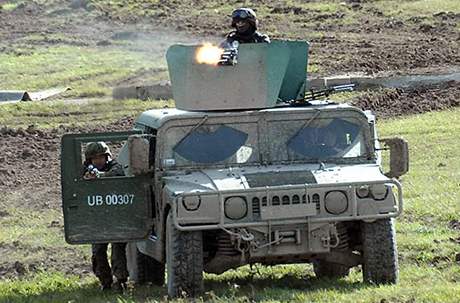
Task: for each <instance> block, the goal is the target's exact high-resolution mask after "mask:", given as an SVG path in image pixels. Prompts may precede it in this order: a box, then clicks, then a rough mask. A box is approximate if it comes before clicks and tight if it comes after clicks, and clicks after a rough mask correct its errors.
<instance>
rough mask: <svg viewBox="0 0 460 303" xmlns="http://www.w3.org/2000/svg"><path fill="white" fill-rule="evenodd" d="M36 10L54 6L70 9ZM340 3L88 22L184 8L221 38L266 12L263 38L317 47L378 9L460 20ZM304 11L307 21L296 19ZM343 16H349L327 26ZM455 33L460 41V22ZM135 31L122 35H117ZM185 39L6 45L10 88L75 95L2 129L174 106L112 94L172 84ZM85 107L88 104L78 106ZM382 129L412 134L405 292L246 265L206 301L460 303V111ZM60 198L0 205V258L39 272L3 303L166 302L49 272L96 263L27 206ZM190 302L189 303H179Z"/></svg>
mask: <svg viewBox="0 0 460 303" xmlns="http://www.w3.org/2000/svg"><path fill="white" fill-rule="evenodd" d="M24 2H26V1H20V0H14V1H0V7H1V9H2V12H1V13H0V18H2V14H3V13H6V12H10V11H14V10H15V9H16V8H18V7H19V6H20V5H21V3H24ZM34 2H36V3H39V4H43V5H45V4H46V5H50V4H52V3H56V2H60V1H58V0H52V1H45V0H35V1H34ZM341 2H343V1H341V0H328V1H300V0H285V1H280V2H279V5H278V4H276V3H275V4H274V3H272V2H270V1H236V0H234V1H233V0H232V1H224V0H213V1H194V2H193V3H194V4H192V2H191V1H170V2H168V1H158V0H150V1H147V0H144V1H134V0H130V1H121V0H115V1H114V0H100V1H89V6H90V8H91V7H92V8H91V9H89V10H88V12H86V11H85V14H86V13H87V14H90V15H95V16H98V14H99V15H103V14H104V12H109V13H110V15H111V16H113V17H114V19H116V18H121V19H123V18H129V16H140V17H142V18H146V19H147V20H156V19H155V18H159V16H163V14H166V16H167V17H168V18H170V17H171V16H172V15H173V14H174V12H176V11H180V12H181V16H177V19H178V21H177V22H178V23H180V24H181V26H182V27H183V29H184V30H185V31H186V30H187V22H191V21H190V20H196V18H199V17H200V16H203V15H205V16H207V17H209V18H214V20H213V22H211V21H209V24H210V25H214V24H217V23H218V24H222V25H221V26H220V27H219V26H217V27H216V28H213V29H212V30H213V31H214V32H215V33H223V32H225V31H227V30H228V26H227V25H228V24H227V23H226V22H227V21H228V16H227V15H229V14H230V12H231V11H232V9H233V8H234V7H235V6H240V5H241V6H243V5H245V6H258V11H257V12H258V14H259V16H260V17H261V19H262V20H265V23H263V25H264V31H266V32H267V33H269V34H270V35H271V36H274V37H281V36H282V37H288V38H293V37H297V35H298V32H297V30H299V31H300V30H302V31H303V32H302V33H304V32H305V33H307V34H308V37H310V38H315V39H316V38H318V39H321V38H323V37H327V36H328V35H329V32H328V31H327V30H323V29H321V27H320V26H318V28H317V29H315V30H312V28H314V27H315V26H317V25H321V26H322V25H331V24H335V23H339V24H341V25H346V26H350V25H351V26H353V24H355V25H356V24H359V22H360V21H359V20H360V18H362V17H363V14H365V13H366V12H369V11H367V10H365V9H367V8H377V9H378V10H379V11H381V12H382V14H383V16H379V17H378V18H382V19H383V18H389V19H388V20H392V21H395V20H396V21H401V20H402V21H404V22H408V24H412V23H410V22H412V21H410V20H411V18H412V17H414V16H415V17H417V18H420V20H422V21H421V22H424V23H428V24H431V23H433V22H435V17H434V15H435V14H437V13H442V12H451V13H454V14H460V5H459V4H458V0H403V1H362V6H363V8H364V9H362V10H355V9H352V8H351V7H349V6H346V7H345V6H344V5H343V4H341ZM122 3H123V5H122ZM278 6H280V7H287V8H289V9H288V11H287V12H283V11H281V12H274V11H276V9H277V7H278ZM298 9H301V10H303V11H305V12H307V13H306V14H305V15H302V14H296V13H295V11H296V10H298ZM363 12H365V13H363ZM341 13H344V15H343V18H339V19H334V17H333V18H328V17H327V16H331V15H332V16H334V15H335V14H339V15H340V14H341ZM269 16H270V17H269ZM319 16H326V17H325V19H324V20H323V19H321V18H320V19H311V18H312V17H315V18H316V17H318V18H319ZM173 17H174V18H175V16H173ZM371 17H372V18H374V17H375V18H377V17H376V16H371ZM270 18H272V19H270ZM168 20H171V19H168ZM216 20H217V21H218V22H217V21H216ZM270 20H271V21H270ZM286 20H293V21H292V22H291V21H289V22H288V21H286ZM0 21H1V20H0ZM214 21H216V22H214ZM272 21H273V22H272ZM206 22H207V21H206ZM283 22H285V23H283ZM414 22H415V21H414ZM287 23H289V24H287ZM299 24H304V25H305V26H306V28H303V29H301V28H300V26H299ZM411 26H412V25H411ZM417 26H418V23H417ZM456 28H457V30H458V31H459V32H460V24H458V25H457V27H456ZM130 31H131V29H129V28H126V29H125V28H124V26H120V28H117V29H116V30H114V33H115V32H117V33H119V32H122V33H123V32H127V33H129V32H130ZM203 33H207V32H205V31H204V32H203ZM176 34H177V33H176ZM307 34H305V36H307ZM302 35H303V34H302ZM185 36H186V34H184V33H182V34H180V35H179V36H177V35H175V36H161V37H159V38H158V37H157V38H158V39H157V40H149V39H146V38H145V37H143V36H140V37H141V38H140V39H134V40H129V39H127V40H124V39H112V38H110V39H109V40H110V41H109V42H110V43H109V44H108V45H97V42H98V39H95V40H94V41H91V42H90V43H89V42H88V41H86V40H85V39H84V38H81V37H82V36H79V35H74V36H72V35H66V34H59V33H55V32H53V33H51V34H46V35H44V34H37V33H36V32H32V33H31V34H28V35H24V36H21V37H19V38H18V39H16V40H14V41H13V42H11V41H8V42H5V41H0V86H1V87H0V88H1V89H15V90H16V89H27V90H41V89H46V88H50V87H56V86H59V87H67V86H68V87H71V88H72V90H70V91H68V92H66V93H65V94H64V95H63V97H65V98H62V99H61V98H59V99H58V100H55V101H46V102H20V103H14V104H5V105H1V106H0V128H1V127H3V126H7V127H10V128H27V127H28V126H30V125H34V126H35V127H36V128H38V129H54V128H58V127H59V126H61V125H62V126H84V127H87V128H89V127H92V126H95V125H101V124H108V123H113V122H115V121H117V120H119V119H121V118H126V117H135V116H137V114H138V113H140V112H142V111H144V110H146V109H150V108H154V107H157V108H161V107H164V106H168V107H171V106H173V101H172V100H166V101H157V100H150V101H138V100H125V101H114V100H111V98H110V97H109V96H110V94H111V89H112V87H114V86H116V85H118V84H119V83H123V82H124V81H125V80H127V79H129V78H130V77H131V76H132V75H133V74H136V75H141V76H142V77H144V76H145V77H147V78H144V79H143V80H145V81H148V82H153V81H156V80H159V79H166V78H167V71H166V63H165V60H164V58H163V53H164V50H165V49H166V47H167V45H168V44H170V43H172V42H176V41H187V39H186V37H185ZM155 37H156V36H155ZM359 37H360V36H359V34H358V33H339V34H337V37H336V38H337V39H339V40H340V39H344V40H347V41H348V39H350V41H352V40H353V39H355V38H356V39H358V38H359ZM93 38H94V37H93ZM96 38H98V37H96ZM188 38H189V37H188ZM101 39H103V38H101ZM359 39H361V38H359ZM359 39H358V40H359ZM331 43H333V42H331ZM318 55H319V56H318V57H315V58H312V60H310V66H309V71H313V72H323V71H324V70H323V65H322V63H323V61H321V60H323V59H324V58H327V57H324V58H323V57H321V56H322V55H323V54H322V51H318ZM396 55H397V54H396ZM318 58H320V59H318ZM337 60H338V59H337ZM382 60H383V59H382ZM350 96H355V95H354V93H352V94H349V95H347V94H344V95H342V96H341V97H340V98H341V99H346V98H348V97H350ZM68 98H71V99H79V100H73V101H71V100H68ZM82 98H85V99H84V100H80V99H82ZM65 99H67V100H65ZM81 101H82V102H81ZM378 124H379V131H380V135H381V136H382V137H390V136H403V137H404V138H405V139H407V140H408V142H409V146H410V172H409V173H408V174H407V175H405V176H403V177H402V183H403V188H404V201H405V205H404V207H405V209H404V212H403V214H402V216H401V217H399V218H398V219H397V224H396V228H397V240H398V247H399V261H400V271H401V272H400V283H399V284H397V285H386V286H375V285H369V284H363V283H362V282H361V272H360V270H359V269H355V270H353V271H352V273H351V275H350V276H349V277H347V278H346V279H343V280H339V281H333V280H318V279H316V278H315V277H314V273H313V270H312V267H311V266H310V265H286V266H276V267H263V266H256V267H254V268H252V269H251V268H249V267H243V268H240V269H239V270H236V271H229V272H227V273H225V274H223V275H220V276H216V275H206V276H205V288H206V294H205V295H204V296H203V297H202V298H199V299H198V300H197V301H198V302H202V301H203V302H205V301H206V302H254V301H260V302H286V301H292V302H321V303H322V302H350V303H351V302H353V303H354V302H363V303H376V302H380V303H420V302H423V303H431V302H452V303H458V302H460V262H459V261H458V260H459V259H460V230H458V229H454V228H452V225H453V224H452V223H453V222H458V221H460V161H459V159H460V108H456V109H452V110H447V111H443V112H432V113H426V114H423V115H415V116H407V117H401V118H397V119H390V120H381V121H379V123H378ZM0 136H1V135H0ZM1 139H3V138H2V137H0V142H1V143H2V144H3V141H1ZM1 156H3V155H1ZM55 160H57V159H55ZM0 164H1V163H0ZM18 169H19V168H18ZM0 176H2V175H0ZM56 186H58V185H56ZM49 191H50V192H51V194H54V198H55V199H59V197H58V196H59V195H58V193H57V191H58V190H57V189H56V188H54V189H51V190H49ZM50 192H48V191H45V192H35V191H34V192H33V193H30V194H28V195H25V194H24V192H22V193H14V192H9V193H7V194H6V193H5V194H4V193H2V195H1V197H0V202H2V203H3V204H1V206H2V207H4V208H2V209H0V260H1V261H4V260H7V261H8V262H5V263H14V261H15V260H17V261H18V262H21V263H24V264H33V265H34V266H33V267H31V268H27V269H26V270H25V272H26V273H25V274H24V275H20V277H18V278H14V279H3V278H2V279H0V303H7V302H8V303H10V302H12V303H22V302H43V303H44V302H84V303H92V302H101V303H102V302H117V303H125V302H152V303H153V302H166V301H167V299H166V289H165V288H164V287H163V288H159V287H149V286H142V287H137V286H134V285H130V286H129V290H128V292H127V293H125V294H123V295H118V294H114V293H110V292H109V293H102V292H101V291H100V290H99V286H98V282H97V280H96V278H94V277H93V276H92V275H91V274H88V273H84V274H83V276H84V278H80V277H79V276H77V275H75V274H74V273H72V271H70V272H60V271H53V270H47V269H48V268H50V266H49V264H47V262H49V263H51V264H54V263H53V262H56V260H54V259H53V258H54V257H55V255H56V254H60V258H61V259H63V260H68V263H69V264H64V265H65V266H64V267H66V268H68V269H73V267H72V266H74V265H79V263H82V264H85V265H88V266H87V267H88V268H89V264H90V252H89V247H88V246H70V245H68V244H66V243H65V241H64V232H63V226H62V222H63V218H62V213H61V210H60V209H56V208H47V207H40V206H37V205H28V206H30V208H27V207H24V201H25V200H29V201H34V199H36V196H37V195H38V196H40V199H41V200H46V197H47V195H49V194H50ZM56 197H57V198H56ZM2 212H5V213H7V216H4V215H3V214H2ZM56 251H58V253H56ZM10 261H11V262H10ZM61 262H62V261H61ZM1 265H2V263H1V262H0V272H1V271H2V270H3V268H2V267H1ZM51 267H52V266H51ZM75 267H76V269H78V270H80V268H77V267H78V266H75ZM18 270H20V268H19V269H18ZM79 272H81V271H79ZM181 301H186V300H175V301H173V302H181Z"/></svg>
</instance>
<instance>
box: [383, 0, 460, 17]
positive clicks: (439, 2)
mask: <svg viewBox="0 0 460 303" xmlns="http://www.w3.org/2000/svg"><path fill="white" fill-rule="evenodd" d="M375 6H376V7H378V8H379V9H381V10H382V11H383V12H384V13H385V14H387V15H390V16H404V17H408V16H427V17H432V16H433V14H436V13H439V12H453V13H460V5H459V4H458V1H457V0H415V1H376V3H375Z"/></svg>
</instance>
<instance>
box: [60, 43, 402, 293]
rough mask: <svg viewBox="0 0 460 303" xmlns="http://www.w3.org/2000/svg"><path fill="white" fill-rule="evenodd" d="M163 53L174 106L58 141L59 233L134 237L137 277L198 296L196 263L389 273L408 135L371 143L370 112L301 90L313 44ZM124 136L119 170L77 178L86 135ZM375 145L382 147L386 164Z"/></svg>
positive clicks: (393, 266)
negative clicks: (214, 59)
mask: <svg viewBox="0 0 460 303" xmlns="http://www.w3.org/2000/svg"><path fill="white" fill-rule="evenodd" d="M198 47H199V46H182V45H175V46H172V47H171V48H170V49H169V50H168V53H167V61H168V67H169V71H170V78H171V82H172V86H173V95H174V99H175V101H176V106H177V108H175V109H171V108H167V109H155V110H149V111H146V112H144V113H142V114H141V115H140V116H139V117H138V118H137V120H136V122H135V125H134V129H133V130H132V131H129V132H118V133H99V134H69V135H65V136H64V137H63V139H62V163H61V164H62V195H63V211H64V219H65V234H66V240H67V241H68V242H69V243H72V244H81V243H97V242H117V241H128V242H130V243H131V244H130V246H131V249H130V250H129V261H130V262H129V263H130V271H131V277H132V278H134V279H136V280H138V281H139V282H144V281H152V282H154V283H156V284H159V285H161V284H163V283H164V279H165V264H166V269H167V286H168V294H169V295H170V296H173V297H174V296H181V295H183V294H187V295H190V296H194V295H198V294H199V293H200V292H202V290H203V271H205V272H209V273H217V274H219V273H223V272H224V271H226V270H228V269H232V268H237V267H239V266H242V265H245V264H253V263H261V264H266V265H274V264H286V263H304V262H310V263H312V264H313V268H314V272H315V274H316V275H317V276H318V277H329V278H340V277H344V276H346V275H347V274H348V273H349V270H350V268H352V267H354V266H359V265H361V266H362V270H363V279H364V281H367V282H373V283H395V282H396V281H397V279H398V259H397V250H396V242H395V230H394V222H393V218H394V217H396V216H398V215H399V214H400V213H401V211H402V206H403V197H402V188H401V184H400V183H399V182H398V181H397V179H395V177H399V176H401V175H402V174H404V173H405V172H406V171H407V170H408V151H407V144H406V142H405V141H404V140H402V139H399V138H392V139H386V140H383V141H382V140H379V139H378V136H377V131H376V125H375V117H374V116H373V115H372V114H371V113H370V112H368V111H362V110H360V109H358V108H355V107H353V106H350V105H346V104H335V103H333V102H329V101H327V100H326V101H321V102H317V101H312V102H307V103H300V105H299V103H296V104H297V106H291V105H289V104H290V103H292V102H291V101H292V100H301V99H303V98H304V96H305V86H306V67H307V53H308V44H307V43H306V42H301V41H274V42H273V43H271V44H247V45H246V44H245V45H241V46H240V48H239V53H238V63H237V64H236V65H234V66H218V65H211V64H201V63H197V62H196V60H195V53H196V51H197V49H198ZM90 141H107V142H116V141H125V144H124V146H123V147H122V148H121V151H120V154H119V156H118V161H119V162H121V163H122V164H123V166H124V168H125V171H126V176H124V177H112V178H101V179H96V180H83V179H82V177H81V163H82V159H81V158H82V153H83V152H82V150H83V148H82V146H84V143H86V142H90ZM381 142H383V143H384V144H382V145H385V146H388V147H389V149H390V171H389V172H387V173H384V172H383V171H382V159H381V150H382V148H381V146H380V145H381Z"/></svg>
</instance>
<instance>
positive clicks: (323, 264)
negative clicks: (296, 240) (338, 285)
mask: <svg viewBox="0 0 460 303" xmlns="http://www.w3.org/2000/svg"><path fill="white" fill-rule="evenodd" d="M313 271H314V272H315V275H316V277H317V278H320V279H322V278H327V279H340V278H344V277H346V276H348V274H349V273H350V268H349V267H348V266H345V265H341V264H336V263H331V262H327V261H324V260H315V261H313Z"/></svg>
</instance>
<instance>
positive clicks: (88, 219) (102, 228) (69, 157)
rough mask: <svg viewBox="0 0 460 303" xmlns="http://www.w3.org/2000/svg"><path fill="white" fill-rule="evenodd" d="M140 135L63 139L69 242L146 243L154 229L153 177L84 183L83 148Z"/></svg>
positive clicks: (124, 134) (66, 137)
mask: <svg viewBox="0 0 460 303" xmlns="http://www.w3.org/2000/svg"><path fill="white" fill-rule="evenodd" d="M138 133H139V131H130V132H119V133H94V134H68V135H64V136H63V137H62V150H61V151H62V152H61V185H62V201H63V203H62V208H63V212H64V223H65V235H66V241H67V242H68V243H71V244H80V243H97V242H117V241H125V240H126V239H132V240H135V239H144V238H146V237H147V236H148V234H149V232H150V230H151V226H152V204H151V193H152V191H151V186H150V180H151V177H150V176H148V175H144V176H136V177H134V176H131V177H110V178H100V179H94V180H84V179H83V166H82V160H83V159H82V152H81V150H82V144H83V145H84V144H85V143H87V142H92V141H105V142H119V141H124V140H126V139H127V138H128V136H129V135H133V134H138Z"/></svg>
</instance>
